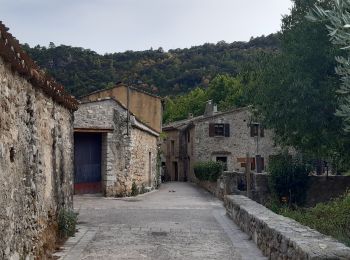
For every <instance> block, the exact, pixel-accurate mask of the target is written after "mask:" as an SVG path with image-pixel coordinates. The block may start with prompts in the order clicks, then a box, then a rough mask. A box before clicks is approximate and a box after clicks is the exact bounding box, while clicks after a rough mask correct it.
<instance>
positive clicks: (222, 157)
mask: <svg viewBox="0 0 350 260" xmlns="http://www.w3.org/2000/svg"><path fill="white" fill-rule="evenodd" d="M216 161H217V162H221V163H222V164H223V166H224V168H223V170H224V171H227V157H226V156H218V157H216Z"/></svg>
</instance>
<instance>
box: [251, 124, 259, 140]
mask: <svg viewBox="0 0 350 260" xmlns="http://www.w3.org/2000/svg"><path fill="white" fill-rule="evenodd" d="M258 134H259V124H251V125H250V136H251V137H254V136H258Z"/></svg>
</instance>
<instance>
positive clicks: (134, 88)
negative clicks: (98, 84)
mask: <svg viewBox="0 0 350 260" xmlns="http://www.w3.org/2000/svg"><path fill="white" fill-rule="evenodd" d="M120 87H128V85H126V84H124V83H117V84H116V85H115V86H114V87H112V88H106V89H99V90H96V91H93V92H91V93H89V94H86V95H83V96H80V97H79V98H80V99H81V98H84V97H88V96H91V95H94V94H97V93H101V92H104V91H109V90H111V89H114V88H120ZM129 88H130V89H132V90H135V91H137V92H140V93H143V94H146V95H148V96H151V97H154V98H159V99H162V98H161V97H160V96H157V95H155V94H152V93H149V92H147V91H144V90H142V89H139V88H137V87H134V86H129Z"/></svg>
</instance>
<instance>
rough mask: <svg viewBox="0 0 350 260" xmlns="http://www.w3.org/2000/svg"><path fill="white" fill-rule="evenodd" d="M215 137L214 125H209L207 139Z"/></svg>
mask: <svg viewBox="0 0 350 260" xmlns="http://www.w3.org/2000/svg"><path fill="white" fill-rule="evenodd" d="M213 136H215V124H212V123H209V137H213Z"/></svg>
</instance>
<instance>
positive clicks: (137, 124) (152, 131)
mask: <svg viewBox="0 0 350 260" xmlns="http://www.w3.org/2000/svg"><path fill="white" fill-rule="evenodd" d="M108 100H112V101H114V102H115V103H117V104H118V105H119V106H120V107H121V108H123V109H124V110H128V109H127V108H126V107H125V106H124V105H123V104H122V103H120V102H119V101H118V100H117V99H115V98H113V97H105V98H99V99H98V100H93V101H82V102H80V104H89V103H97V102H103V101H108ZM129 113H130V115H132V116H133V117H134V118H135V120H136V121H135V122H133V124H134V126H135V127H136V128H139V129H140V130H143V131H146V132H148V133H150V134H152V135H155V136H159V134H160V133H159V132H158V131H157V130H155V129H153V128H152V127H150V126H148V125H146V124H145V123H143V122H142V120H141V119H139V118H138V117H137V116H136V115H135V114H133V113H132V112H131V111H129Z"/></svg>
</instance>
